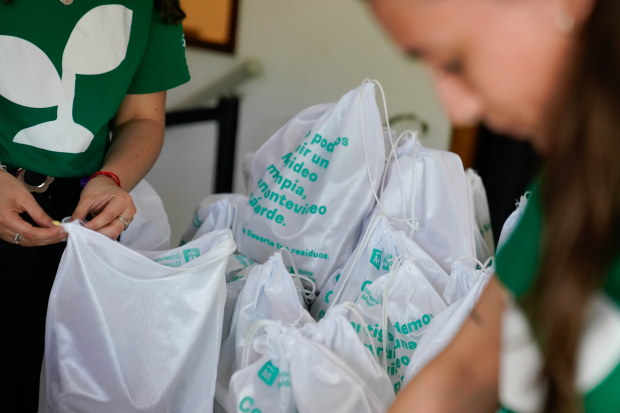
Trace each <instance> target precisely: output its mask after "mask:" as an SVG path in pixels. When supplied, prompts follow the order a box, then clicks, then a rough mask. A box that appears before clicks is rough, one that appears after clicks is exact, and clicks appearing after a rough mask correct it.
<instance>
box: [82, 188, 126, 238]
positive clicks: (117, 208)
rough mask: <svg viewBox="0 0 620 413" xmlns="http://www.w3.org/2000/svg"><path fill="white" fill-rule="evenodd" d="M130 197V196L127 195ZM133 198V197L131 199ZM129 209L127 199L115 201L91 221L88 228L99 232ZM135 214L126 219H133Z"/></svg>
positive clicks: (116, 199)
mask: <svg viewBox="0 0 620 413" xmlns="http://www.w3.org/2000/svg"><path fill="white" fill-rule="evenodd" d="M127 196H129V195H127ZM129 198H131V197H129ZM132 205H133V204H132ZM126 209H127V202H126V200H125V199H118V198H115V199H113V200H112V201H111V202H110V203H108V205H106V207H105V208H104V209H103V211H101V212H100V213H99V215H97V216H96V217H95V218H94V219H93V220H92V221H90V222H89V223H88V224H87V225H86V227H87V228H89V229H92V230H93V231H99V230H100V229H101V228H103V227H105V226H107V225H109V224H110V223H111V222H112V221H114V220H115V219H116V218H118V216H119V215H121V213H122V212H123V211H125V210H126ZM133 215H134V214H131V215H130V216H129V217H125V218H127V219H128V220H131V219H132V218H133Z"/></svg>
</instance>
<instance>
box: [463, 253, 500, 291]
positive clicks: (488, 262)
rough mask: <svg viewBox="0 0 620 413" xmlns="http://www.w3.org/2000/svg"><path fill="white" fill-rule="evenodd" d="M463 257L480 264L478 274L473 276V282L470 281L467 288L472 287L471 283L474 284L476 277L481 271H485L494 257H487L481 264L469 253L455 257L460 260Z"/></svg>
mask: <svg viewBox="0 0 620 413" xmlns="http://www.w3.org/2000/svg"><path fill="white" fill-rule="evenodd" d="M463 258H467V259H469V260H472V261H475V262H476V263H477V264H478V265H479V266H480V271H479V272H478V274H476V277H475V279H474V281H473V282H471V281H470V283H469V288H471V287H473V285H474V284H476V282H477V281H478V278H480V276H481V275H482V273H483V272H484V271H486V269H487V267H488V266H489V264H490V263H491V262H492V261H493V260H494V259H495V257H489V258H487V260H486V261H485V262H484V264H483V263H482V262H480V261H479V260H478V259H477V258H474V257H470V256H469V255H463V256H462V257H459V258H457V259H456V261H460V260H462V259H463Z"/></svg>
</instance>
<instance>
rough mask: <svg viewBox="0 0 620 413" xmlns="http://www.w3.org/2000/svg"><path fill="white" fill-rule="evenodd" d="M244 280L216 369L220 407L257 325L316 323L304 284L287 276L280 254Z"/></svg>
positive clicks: (275, 255)
mask: <svg viewBox="0 0 620 413" xmlns="http://www.w3.org/2000/svg"><path fill="white" fill-rule="evenodd" d="M241 280H243V285H242V288H241V289H240V291H239V292H238V297H237V299H236V304H235V306H234V312H233V315H232V321H231V323H230V333H229V335H228V337H227V338H226V339H225V340H224V342H223V343H222V351H221V352H220V359H219V364H218V367H217V382H216V389H215V398H216V400H217V401H218V402H219V403H220V404H221V405H225V403H226V397H227V393H228V384H229V382H230V378H231V377H232V375H233V373H234V372H235V371H236V370H237V369H238V366H240V364H241V363H240V362H241V354H242V351H243V345H244V339H245V336H246V335H247V333H248V331H249V330H250V328H251V327H252V325H253V324H254V323H256V322H257V321H261V320H277V321H282V322H284V323H286V324H288V325H293V326H297V327H301V326H303V325H304V324H306V323H310V322H312V323H313V322H314V320H313V319H312V317H311V316H310V314H309V313H308V311H307V306H306V303H305V301H304V291H303V288H302V286H301V283H300V281H299V279H298V278H297V279H295V280H294V278H293V276H292V275H291V274H290V273H289V272H288V270H287V269H286V267H285V266H284V262H283V261H282V254H281V253H279V252H277V253H275V254H273V255H272V256H271V257H269V259H268V260H267V262H266V263H264V264H262V265H256V266H254V267H253V268H252V269H251V270H250V272H249V274H248V275H247V277H244V278H242V279H241ZM241 280H237V281H235V282H237V283H238V282H239V281H241ZM232 288H233V286H231V289H232Z"/></svg>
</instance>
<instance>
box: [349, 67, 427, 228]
mask: <svg viewBox="0 0 620 413" xmlns="http://www.w3.org/2000/svg"><path fill="white" fill-rule="evenodd" d="M368 83H375V84H376V85H377V87H378V88H379V91H380V92H381V97H382V99H383V110H384V112H385V119H386V124H387V130H388V136H389V138H390V144H391V145H392V150H391V151H390V158H391V156H392V154H393V153H394V151H395V144H394V142H393V140H392V132H391V130H390V121H389V116H388V110H387V101H386V99H385V93H384V91H383V86H381V83H379V81H377V80H369V79H366V80H364V81H363V82H362V85H364V84H368ZM362 110H363V109H362ZM360 123H361V126H362V128H361V129H362V147H363V150H364V159H365V161H366V172H367V173H368V180H369V181H370V189H371V190H372V194H373V196H374V197H375V201H376V202H377V205H378V206H379V208H380V209H381V211H382V212H383V213H384V214H385V215H386V216H387V217H389V218H390V219H392V220H394V221H397V222H405V223H406V224H407V225H408V226H409V227H411V230H412V232H411V233H412V234H413V232H414V231H415V230H416V229H417V224H416V220H415V218H407V215H406V212H405V211H406V204H405V200H404V198H403V197H401V200H402V208H403V209H402V213H403V217H404V219H400V218H396V217H394V216H392V215H390V214H389V213H388V212H387V211H386V210H385V208H384V207H383V204H382V203H381V201H380V200H379V196H378V195H377V191H375V184H374V182H373V181H372V174H371V172H370V165H369V163H368V149H367V148H366V128H365V127H364V116H361V117H360ZM403 134H404V133H403ZM403 134H401V137H402V136H403ZM416 139H417V135H416ZM399 140H400V138H399ZM414 151H415V149H414ZM414 156H415V155H414ZM394 163H395V164H396V170H397V172H398V179H399V183H400V190H401V194H404V193H405V190H404V187H403V179H402V175H401V171H400V164H399V162H398V158H397V157H394ZM386 172H387V165H386V169H384V171H383V175H382V178H381V179H382V180H383V179H384V177H385V175H386ZM414 173H415V170H414ZM414 192H415V191H414ZM412 236H413V235H412Z"/></svg>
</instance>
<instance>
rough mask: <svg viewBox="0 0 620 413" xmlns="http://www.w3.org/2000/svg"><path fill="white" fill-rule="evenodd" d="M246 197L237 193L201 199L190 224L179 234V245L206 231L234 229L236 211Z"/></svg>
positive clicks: (246, 199)
mask: <svg viewBox="0 0 620 413" xmlns="http://www.w3.org/2000/svg"><path fill="white" fill-rule="evenodd" d="M247 201H248V197H246V196H244V195H239V194H217V195H210V196H208V197H206V198H205V199H203V200H202V201H201V202H200V204H198V207H197V208H196V210H195V211H194V215H193V217H192V222H191V224H190V225H189V226H188V227H187V229H186V230H185V232H184V233H183V235H182V236H181V245H184V244H186V243H188V242H190V241H191V240H193V239H196V238H200V237H201V236H203V235H204V234H206V233H209V232H212V231H217V230H220V229H230V230H232V231H233V236H234V234H235V229H236V223H237V222H236V219H237V211H239V210H240V208H241V205H244V204H245V203H247Z"/></svg>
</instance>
